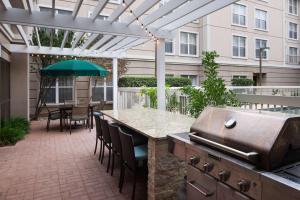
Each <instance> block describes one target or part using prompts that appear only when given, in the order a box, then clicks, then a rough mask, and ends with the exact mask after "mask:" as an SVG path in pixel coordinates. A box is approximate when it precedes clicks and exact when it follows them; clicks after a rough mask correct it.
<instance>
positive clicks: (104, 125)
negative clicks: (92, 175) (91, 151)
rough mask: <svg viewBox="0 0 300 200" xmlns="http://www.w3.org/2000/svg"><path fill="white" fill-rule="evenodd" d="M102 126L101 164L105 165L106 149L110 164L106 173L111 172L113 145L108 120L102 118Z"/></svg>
mask: <svg viewBox="0 0 300 200" xmlns="http://www.w3.org/2000/svg"><path fill="white" fill-rule="evenodd" d="M100 125H101V130H102V134H103V146H102V155H101V156H102V158H101V163H103V159H104V152H105V147H106V148H107V149H108V163H107V169H106V172H109V167H110V159H111V151H112V144H111V138H110V133H109V128H108V121H107V120H106V119H101V118H100Z"/></svg>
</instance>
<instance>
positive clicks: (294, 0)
mask: <svg viewBox="0 0 300 200" xmlns="http://www.w3.org/2000/svg"><path fill="white" fill-rule="evenodd" d="M289 14H292V15H298V0H289Z"/></svg>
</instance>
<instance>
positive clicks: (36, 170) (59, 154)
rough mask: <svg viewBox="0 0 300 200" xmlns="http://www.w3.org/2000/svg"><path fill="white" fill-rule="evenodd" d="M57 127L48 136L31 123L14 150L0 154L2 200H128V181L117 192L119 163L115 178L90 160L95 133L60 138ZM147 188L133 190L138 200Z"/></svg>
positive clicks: (41, 124) (42, 123)
mask: <svg viewBox="0 0 300 200" xmlns="http://www.w3.org/2000/svg"><path fill="white" fill-rule="evenodd" d="M58 125H59V124H58V122H54V123H52V124H51V127H50V131H49V132H46V121H44V120H41V121H34V122H32V123H31V131H30V133H29V134H28V135H26V137H25V139H24V140H22V141H20V142H18V143H17V144H16V145H15V146H9V147H1V148H0V177H1V178H0V200H69V199H70V200H71V199H72V200H73V199H76V200H93V199H95V200H96V199H97V200H101V199H103V200H104V199H105V200H126V199H130V198H131V191H132V179H131V178H130V176H128V177H126V179H125V183H124V189H123V192H122V194H120V193H119V191H118V181H119V163H118V162H116V169H115V171H114V176H113V177H112V176H110V174H107V173H106V165H107V158H105V159H104V164H103V165H101V164H100V162H99V161H98V152H99V150H98V152H97V154H96V155H94V154H93V151H94V145H95V129H94V130H92V131H91V132H89V131H88V130H87V129H84V128H78V129H76V130H74V131H73V132H72V135H70V134H69V133H68V132H59V126H58ZM146 191H147V188H146V183H145V180H141V181H139V182H138V184H137V190H136V193H137V195H136V199H137V200H139V199H141V200H144V199H145V197H146Z"/></svg>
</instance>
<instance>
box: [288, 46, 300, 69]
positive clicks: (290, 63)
mask: <svg viewBox="0 0 300 200" xmlns="http://www.w3.org/2000/svg"><path fill="white" fill-rule="evenodd" d="M291 48H294V49H296V50H297V54H296V60H297V61H298V62H296V63H292V62H290V56H291V53H290V49H291ZM288 52H289V53H288V64H289V65H298V64H299V60H298V56H299V48H298V47H295V46H289V47H288Z"/></svg>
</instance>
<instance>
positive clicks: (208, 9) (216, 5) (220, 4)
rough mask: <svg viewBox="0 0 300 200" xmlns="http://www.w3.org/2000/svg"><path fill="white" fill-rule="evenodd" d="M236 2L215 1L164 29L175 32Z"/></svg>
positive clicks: (230, 0)
mask: <svg viewBox="0 0 300 200" xmlns="http://www.w3.org/2000/svg"><path fill="white" fill-rule="evenodd" d="M236 1H237V0H215V1H213V2H211V3H209V4H207V5H205V6H203V7H202V8H200V9H198V10H195V11H194V12H191V13H190V14H188V15H186V16H184V17H182V18H180V19H178V20H176V22H173V23H170V24H168V25H167V26H165V27H164V28H165V29H168V30H175V29H177V28H179V27H182V26H184V25H185V24H188V23H190V22H192V21H194V20H196V19H199V18H201V17H204V16H206V15H208V14H210V13H213V12H215V11H217V10H219V9H222V8H224V7H226V6H228V5H230V4H232V3H234V2H236Z"/></svg>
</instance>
